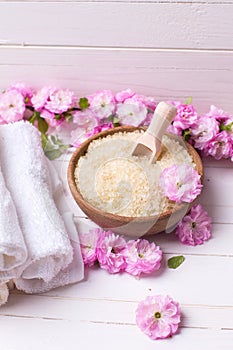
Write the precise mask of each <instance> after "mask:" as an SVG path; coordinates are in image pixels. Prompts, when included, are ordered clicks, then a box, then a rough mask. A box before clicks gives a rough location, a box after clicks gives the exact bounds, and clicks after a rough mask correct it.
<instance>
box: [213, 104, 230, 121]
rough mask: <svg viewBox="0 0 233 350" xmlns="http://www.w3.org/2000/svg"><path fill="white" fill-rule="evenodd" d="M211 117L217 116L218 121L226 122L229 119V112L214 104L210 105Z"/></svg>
mask: <svg viewBox="0 0 233 350" xmlns="http://www.w3.org/2000/svg"><path fill="white" fill-rule="evenodd" d="M207 115H208V116H209V117H212V118H215V119H216V120H217V121H218V122H220V123H221V122H224V121H225V120H227V119H229V117H230V116H229V114H228V113H227V112H224V111H223V110H222V109H219V108H217V107H216V106H214V105H211V106H210V111H209V112H208V114H207Z"/></svg>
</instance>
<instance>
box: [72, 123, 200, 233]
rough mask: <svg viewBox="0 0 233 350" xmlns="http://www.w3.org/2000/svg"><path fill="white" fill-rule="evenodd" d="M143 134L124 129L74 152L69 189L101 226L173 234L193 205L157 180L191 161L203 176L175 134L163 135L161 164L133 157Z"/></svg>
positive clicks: (196, 159) (193, 155) (192, 154)
mask: <svg viewBox="0 0 233 350" xmlns="http://www.w3.org/2000/svg"><path fill="white" fill-rule="evenodd" d="M144 131H145V128H135V127H131V126H124V127H118V128H114V129H110V130H105V131H103V132H101V133H99V134H96V135H94V136H92V137H90V138H89V139H88V140H86V141H85V142H84V143H83V144H82V145H81V146H80V147H79V148H78V149H77V150H76V151H75V152H74V154H73V155H72V158H71V160H70V163H69V167H68V183H69V187H70V190H71V193H72V195H73V197H74V199H75V201H76V202H77V204H78V205H79V207H80V208H81V209H82V210H83V212H84V213H85V214H86V215H87V216H88V217H89V218H90V219H91V220H92V221H94V222H95V223H96V224H98V225H99V226H100V227H103V228H104V229H111V230H112V231H113V232H115V233H120V234H125V235H128V236H131V237H134V238H137V237H142V236H145V235H151V234H156V233H159V232H162V231H166V232H170V231H172V229H173V228H174V227H175V225H176V224H177V223H178V222H179V221H180V220H181V219H182V217H183V216H184V215H185V214H186V213H187V211H188V210H189V209H190V208H191V206H192V205H193V203H181V204H179V205H178V204H175V203H174V202H171V201H169V200H168V199H167V198H166V197H164V196H163V194H162V192H161V189H160V188H159V186H158V181H159V176H160V174H161V172H162V170H163V169H164V168H166V167H169V166H172V165H173V164H174V163H175V164H183V163H186V164H188V165H191V166H193V167H194V168H195V170H196V171H197V172H198V173H199V175H200V176H201V179H202V178H203V166H202V162H201V159H200V157H199V155H198V153H197V152H196V151H195V149H194V148H193V147H192V146H191V145H190V144H188V143H186V142H185V141H183V139H182V138H181V137H177V136H175V135H172V134H166V135H164V137H163V140H162V142H163V148H162V152H161V156H160V157H159V159H158V161H157V162H156V164H154V165H150V163H149V161H148V159H147V158H145V157H132V156H131V150H132V149H133V146H134V144H135V141H136V139H137V138H138V137H139V136H140V133H141V132H144Z"/></svg>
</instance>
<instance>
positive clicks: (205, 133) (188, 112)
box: [0, 83, 233, 160]
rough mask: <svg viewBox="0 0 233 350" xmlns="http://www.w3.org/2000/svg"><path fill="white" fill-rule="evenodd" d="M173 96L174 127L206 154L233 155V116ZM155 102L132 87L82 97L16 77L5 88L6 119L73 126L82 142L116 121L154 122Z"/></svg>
mask: <svg viewBox="0 0 233 350" xmlns="http://www.w3.org/2000/svg"><path fill="white" fill-rule="evenodd" d="M83 100H85V103H84V104H83V103H80V101H81V102H82V101H83ZM169 102H170V103H171V104H173V105H175V107H176V108H177V115H176V117H175V119H174V121H173V123H172V125H171V126H170V127H169V131H170V132H173V133H175V134H177V135H183V136H184V137H185V138H186V140H189V142H190V143H192V144H193V145H194V147H195V148H197V149H198V150H200V151H201V152H202V153H203V154H204V155H206V156H209V155H210V156H213V157H215V158H216V159H221V158H231V160H233V130H232V127H233V116H231V115H229V114H227V113H226V112H224V111H222V110H220V109H217V108H216V107H215V106H211V108H210V111H209V112H208V113H207V114H204V115H198V114H197V112H196V110H195V108H194V106H193V105H192V104H185V103H181V102H180V101H169ZM155 107H156V102H155V99H154V98H152V97H147V96H143V95H140V94H137V93H135V92H133V91H132V90H130V89H126V90H123V91H120V92H117V93H115V94H114V93H113V92H112V91H110V90H102V91H98V92H96V93H94V94H91V95H88V96H87V97H84V98H81V99H77V98H76V96H75V94H74V92H72V91H70V90H68V89H58V88H56V87H50V86H48V87H43V88H41V89H39V90H38V91H35V90H34V89H32V88H30V87H28V86H26V85H25V84H23V83H16V84H14V85H11V86H10V87H9V88H8V89H6V90H5V91H4V92H3V93H1V94H0V124H6V123H12V122H16V121H19V120H21V119H27V120H29V121H31V122H32V123H34V124H35V125H36V126H37V127H38V128H39V130H40V131H41V132H42V133H48V132H49V133H56V132H59V133H61V134H62V131H64V132H66V131H68V133H69V141H70V142H69V143H70V144H71V145H72V146H74V147H78V146H79V145H80V144H81V143H82V142H83V141H84V140H85V139H87V138H88V137H90V136H92V135H94V134H95V133H97V132H100V131H102V130H105V129H109V128H112V127H114V126H116V125H133V126H140V125H148V124H149V123H150V121H151V118H152V116H153V113H154V110H155Z"/></svg>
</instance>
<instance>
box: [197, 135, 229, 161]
mask: <svg viewBox="0 0 233 350" xmlns="http://www.w3.org/2000/svg"><path fill="white" fill-rule="evenodd" d="M232 152H233V141H232V138H231V135H230V134H229V133H228V132H227V131H222V132H220V133H218V134H217V135H216V136H215V137H214V138H213V139H212V140H211V141H209V142H208V143H207V145H206V147H205V149H204V154H205V155H210V156H212V157H214V158H216V159H221V158H229V157H231V156H232Z"/></svg>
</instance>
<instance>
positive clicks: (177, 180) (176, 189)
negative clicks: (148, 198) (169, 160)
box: [159, 164, 202, 203]
mask: <svg viewBox="0 0 233 350" xmlns="http://www.w3.org/2000/svg"><path fill="white" fill-rule="evenodd" d="M159 185H160V187H161V189H162V190H163V192H164V195H165V196H166V197H168V198H169V199H170V200H172V201H175V202H177V203H180V202H182V201H183V202H187V203H191V202H192V201H193V200H194V199H195V198H196V197H197V196H198V195H199V194H200V193H201V188H202V184H201V181H200V175H199V174H198V173H197V171H196V170H194V169H193V167H191V166H189V165H187V164H181V165H176V164H174V165H172V166H171V167H169V168H165V169H164V170H163V171H162V173H161V176H160V182H159Z"/></svg>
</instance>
